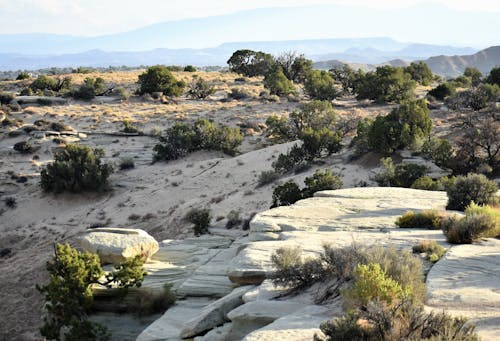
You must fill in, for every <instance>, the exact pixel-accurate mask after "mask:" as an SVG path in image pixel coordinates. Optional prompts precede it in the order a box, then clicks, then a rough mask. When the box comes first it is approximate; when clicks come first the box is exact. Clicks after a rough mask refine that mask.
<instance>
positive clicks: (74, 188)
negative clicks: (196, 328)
mask: <svg viewBox="0 0 500 341" xmlns="http://www.w3.org/2000/svg"><path fill="white" fill-rule="evenodd" d="M103 156H104V152H103V151H102V150H101V149H94V150H92V148H90V147H87V146H80V145H76V144H68V145H67V146H66V148H64V149H63V150H61V151H59V152H57V153H56V155H55V161H54V162H53V163H51V164H48V165H47V166H46V167H45V168H44V169H43V170H42V171H41V182H40V184H41V186H42V189H43V190H44V191H49V192H54V193H59V192H62V191H69V192H75V193H77V192H82V191H100V190H103V189H105V188H107V186H108V177H109V176H110V175H111V173H112V172H113V167H112V166H111V165H109V164H102V163H101V158H102V157H103Z"/></svg>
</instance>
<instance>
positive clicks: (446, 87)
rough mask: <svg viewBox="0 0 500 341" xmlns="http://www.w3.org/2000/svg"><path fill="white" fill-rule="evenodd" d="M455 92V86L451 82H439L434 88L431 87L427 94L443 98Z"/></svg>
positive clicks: (439, 98)
mask: <svg viewBox="0 0 500 341" xmlns="http://www.w3.org/2000/svg"><path fill="white" fill-rule="evenodd" d="M455 93H456V90H455V87H454V86H453V84H451V83H443V84H439V85H438V86H436V87H435V88H433V89H431V90H430V91H429V92H428V93H427V94H428V95H430V96H432V97H434V98H435V99H438V100H441V101H442V100H444V99H445V98H446V97H448V96H452V95H454V94H455Z"/></svg>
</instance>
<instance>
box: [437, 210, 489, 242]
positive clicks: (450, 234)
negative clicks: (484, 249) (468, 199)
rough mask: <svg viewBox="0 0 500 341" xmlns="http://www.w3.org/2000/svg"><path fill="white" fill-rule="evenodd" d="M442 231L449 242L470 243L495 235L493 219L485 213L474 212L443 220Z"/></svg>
mask: <svg viewBox="0 0 500 341" xmlns="http://www.w3.org/2000/svg"><path fill="white" fill-rule="evenodd" d="M443 233H444V235H445V236H446V239H447V240H448V242H449V243H452V244H470V243H472V242H474V241H476V240H478V239H481V238H486V237H496V236H497V235H498V228H497V226H496V222H495V219H493V217H491V216H489V215H487V214H475V215H469V216H465V217H463V218H461V219H459V218H456V217H452V218H448V219H446V220H445V221H444V222H443Z"/></svg>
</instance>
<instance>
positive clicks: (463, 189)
mask: <svg viewBox="0 0 500 341" xmlns="http://www.w3.org/2000/svg"><path fill="white" fill-rule="evenodd" d="M497 191H498V187H497V184H496V182H495V181H493V180H488V178H487V177H486V176H484V175H482V174H472V173H471V174H468V175H467V176H459V177H457V179H456V181H455V183H454V184H453V185H451V186H450V187H448V188H447V189H446V193H447V194H448V205H447V206H446V208H447V209H449V210H459V211H463V210H464V209H465V208H466V207H467V206H469V205H470V204H471V202H475V203H476V204H479V205H488V204H494V203H495V202H496V201H497V198H496V193H497Z"/></svg>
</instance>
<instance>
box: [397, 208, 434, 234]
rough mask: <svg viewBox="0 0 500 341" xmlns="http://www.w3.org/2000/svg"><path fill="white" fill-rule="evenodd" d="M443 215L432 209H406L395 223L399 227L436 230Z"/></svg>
mask: <svg viewBox="0 0 500 341" xmlns="http://www.w3.org/2000/svg"><path fill="white" fill-rule="evenodd" d="M442 220H443V215H442V214H440V213H439V212H437V211H434V210H424V211H422V212H417V213H415V212H413V211H408V212H406V213H405V214H403V215H402V216H401V217H399V218H398V219H397V220H396V225H397V226H398V227H400V228H425V229H429V230H437V229H440V228H441V222H442Z"/></svg>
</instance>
